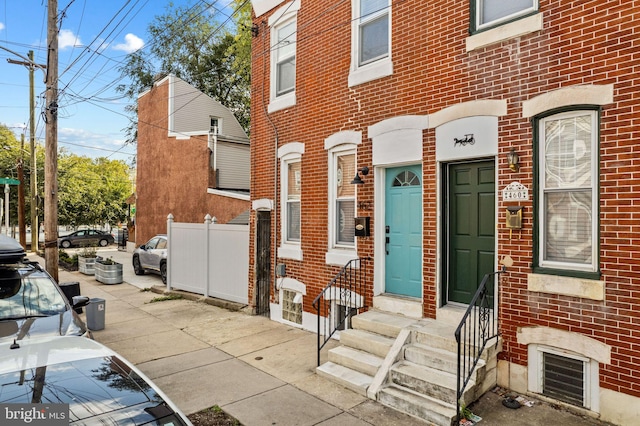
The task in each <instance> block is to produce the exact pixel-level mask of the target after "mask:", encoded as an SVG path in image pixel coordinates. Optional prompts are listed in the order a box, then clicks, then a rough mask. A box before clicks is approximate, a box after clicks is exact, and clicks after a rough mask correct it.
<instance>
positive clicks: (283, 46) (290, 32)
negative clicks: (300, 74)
mask: <svg viewBox="0 0 640 426" xmlns="http://www.w3.org/2000/svg"><path fill="white" fill-rule="evenodd" d="M299 9H300V0H294V1H291V2H288V3H286V4H284V5H283V6H282V7H281V8H280V9H278V10H277V11H276V12H275V13H274V14H273V15H272V16H271V17H270V18H269V26H270V27H271V89H270V92H271V97H270V103H269V112H273V111H277V110H279V109H283V108H286V107H289V106H292V105H295V102H296V99H295V88H296V45H297V44H296V41H297V31H298V30H297V12H298V10H299Z"/></svg>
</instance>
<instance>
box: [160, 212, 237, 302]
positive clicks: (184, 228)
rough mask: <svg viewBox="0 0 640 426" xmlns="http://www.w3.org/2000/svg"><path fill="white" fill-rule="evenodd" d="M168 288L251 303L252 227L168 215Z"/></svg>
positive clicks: (206, 218) (209, 217)
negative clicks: (178, 219) (188, 220)
mask: <svg viewBox="0 0 640 426" xmlns="http://www.w3.org/2000/svg"><path fill="white" fill-rule="evenodd" d="M167 237H168V240H169V250H168V254H167V259H168V263H167V266H168V268H167V289H168V290H171V289H172V288H173V289H176V290H185V291H188V292H191V293H196V294H202V295H204V296H211V297H216V298H218V299H224V300H229V301H232V302H238V303H243V304H248V300H249V297H248V287H249V275H248V274H249V226H248V225H219V224H217V223H215V218H214V219H213V220H212V219H211V216H209V215H207V216H206V217H205V221H204V223H179V222H174V221H173V215H171V214H170V215H169V216H168V217H167Z"/></svg>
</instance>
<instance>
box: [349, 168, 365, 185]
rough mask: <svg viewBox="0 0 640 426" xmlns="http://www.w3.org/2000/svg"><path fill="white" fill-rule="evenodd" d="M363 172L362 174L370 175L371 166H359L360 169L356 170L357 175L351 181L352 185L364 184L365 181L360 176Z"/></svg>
mask: <svg viewBox="0 0 640 426" xmlns="http://www.w3.org/2000/svg"><path fill="white" fill-rule="evenodd" d="M361 174H362V176H366V175H368V174H369V168H368V167H367V166H364V167H360V168H358V171H357V172H356V177H354V178H353V180H352V181H351V184H352V185H364V181H363V180H362V178H361V177H360V175H361Z"/></svg>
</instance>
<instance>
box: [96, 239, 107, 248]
mask: <svg viewBox="0 0 640 426" xmlns="http://www.w3.org/2000/svg"><path fill="white" fill-rule="evenodd" d="M98 244H99V245H100V247H106V246H108V245H109V241H107V240H106V239H102V240H100V241H98Z"/></svg>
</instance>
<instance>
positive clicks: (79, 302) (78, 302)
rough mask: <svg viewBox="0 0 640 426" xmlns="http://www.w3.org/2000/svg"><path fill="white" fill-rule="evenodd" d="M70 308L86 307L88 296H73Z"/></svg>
mask: <svg viewBox="0 0 640 426" xmlns="http://www.w3.org/2000/svg"><path fill="white" fill-rule="evenodd" d="M72 299H73V300H72V302H71V303H72V305H73V306H72V307H73V308H74V309H75V308H82V307H83V306H87V305H88V304H89V300H90V299H89V297H88V296H73V298H72Z"/></svg>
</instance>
